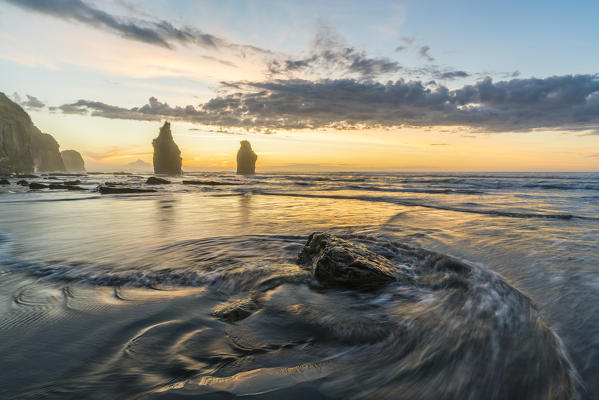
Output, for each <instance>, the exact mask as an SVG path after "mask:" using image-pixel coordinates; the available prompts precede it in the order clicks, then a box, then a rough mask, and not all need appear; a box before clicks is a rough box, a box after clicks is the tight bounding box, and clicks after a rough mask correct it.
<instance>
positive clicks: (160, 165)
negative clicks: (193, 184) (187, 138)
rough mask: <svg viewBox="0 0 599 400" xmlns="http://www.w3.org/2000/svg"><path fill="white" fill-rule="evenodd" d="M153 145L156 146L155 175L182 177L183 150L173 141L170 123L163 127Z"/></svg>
mask: <svg viewBox="0 0 599 400" xmlns="http://www.w3.org/2000/svg"><path fill="white" fill-rule="evenodd" d="M152 145H153V146H154V173H155V174H166V175H181V150H179V146H177V144H176V143H175V141H174V140H173V135H172V133H171V124H170V123H169V122H165V123H164V125H162V128H160V133H159V134H158V137H157V138H156V139H154V140H153V141H152Z"/></svg>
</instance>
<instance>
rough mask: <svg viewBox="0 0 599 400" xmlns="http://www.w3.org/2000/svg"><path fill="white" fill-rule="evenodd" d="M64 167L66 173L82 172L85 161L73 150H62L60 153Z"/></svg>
mask: <svg viewBox="0 0 599 400" xmlns="http://www.w3.org/2000/svg"><path fill="white" fill-rule="evenodd" d="M60 156H61V157H62V161H63V163H64V167H65V169H66V170H67V171H68V172H84V171H85V161H83V157H81V154H79V152H78V151H75V150H63V151H61V152H60Z"/></svg>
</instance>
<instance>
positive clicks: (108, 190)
mask: <svg viewBox="0 0 599 400" xmlns="http://www.w3.org/2000/svg"><path fill="white" fill-rule="evenodd" d="M98 191H99V192H100V193H102V194H121V193H153V192H155V191H156V190H154V189H141V188H128V187H110V186H100V187H99V188H98Z"/></svg>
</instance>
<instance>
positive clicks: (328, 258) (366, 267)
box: [297, 232, 399, 288]
mask: <svg viewBox="0 0 599 400" xmlns="http://www.w3.org/2000/svg"><path fill="white" fill-rule="evenodd" d="M297 263H298V264H299V265H301V266H304V267H307V268H311V269H312V274H313V275H314V277H315V278H316V279H317V280H318V281H319V282H320V283H321V284H322V285H324V286H333V287H335V286H341V287H351V288H359V287H373V286H380V285H384V284H386V283H388V282H391V281H394V280H396V279H397V278H398V277H399V270H398V269H397V268H396V267H395V265H394V264H393V263H392V262H391V261H390V260H389V259H387V258H385V257H383V256H380V255H378V254H376V253H373V252H372V251H370V250H368V249H367V248H366V247H363V246H360V245H358V244H353V243H351V242H348V241H346V240H344V239H340V238H338V237H335V236H333V235H331V234H328V233H324V232H314V233H312V234H311V235H310V237H309V238H308V242H307V243H306V245H305V246H304V248H303V249H302V250H301V251H300V253H299V255H298V258H297Z"/></svg>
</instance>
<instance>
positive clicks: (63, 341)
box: [0, 172, 599, 399]
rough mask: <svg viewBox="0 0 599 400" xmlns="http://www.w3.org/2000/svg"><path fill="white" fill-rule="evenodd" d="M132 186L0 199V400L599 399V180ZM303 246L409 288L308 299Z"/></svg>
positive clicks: (204, 180) (312, 291) (285, 179)
mask: <svg viewBox="0 0 599 400" xmlns="http://www.w3.org/2000/svg"><path fill="white" fill-rule="evenodd" d="M148 176H149V175H144V174H141V175H133V174H128V175H124V174H84V175H81V176H61V175H55V176H50V175H43V176H39V177H38V178H33V179H31V178H27V180H28V181H35V182H40V183H46V184H47V183H53V182H62V181H67V180H68V181H72V180H75V179H76V180H80V183H79V184H78V185H79V186H80V187H81V188H82V189H83V190H50V189H43V190H29V188H28V187H24V186H19V185H16V181H17V179H11V183H12V184H11V185H9V186H0V354H1V355H2V357H1V358H0V371H2V373H0V397H1V398H7V399H9V398H23V399H34V398H44V399H45V398H50V399H51V398H73V399H79V398H98V399H104V398H115V399H116V398H119V399H138V398H156V399H171V398H172V399H175V398H183V397H185V398H191V397H193V398H201V399H230V398H237V397H244V398H248V399H258V398H260V399H279V398H289V399H293V398H296V399H303V398H313V399H363V398H364V399H366V398H368V399H370V398H430V399H438V398H444V399H482V398H485V399H503V398H511V399H513V398H523V399H534V398H539V399H540V398H543V399H554V398H589V399H590V398H599V394H598V393H599V380H598V379H597V377H599V245H598V239H599V173H486V174H482V173H481V174H472V173H469V174H449V173H448V174H425V173H422V174H417V173H397V174H390V173H314V174H292V173H272V174H270V173H269V174H261V175H255V176H249V177H240V176H236V175H234V174H232V173H225V172H223V173H191V174H186V175H185V176H182V177H176V178H168V179H169V180H170V181H171V183H170V184H167V185H153V186H150V185H145V180H146V179H147V177H148ZM183 180H186V181H196V184H183V183H182V181H183ZM106 182H111V183H112V184H113V186H112V187H147V188H152V189H155V190H156V192H152V193H135V194H100V193H99V192H98V191H97V187H98V186H99V185H104V184H105V183H106ZM319 231H322V232H328V233H331V234H333V235H336V236H337V237H339V238H341V239H342V240H344V241H345V242H347V243H348V245H352V246H358V247H359V248H366V249H368V250H369V251H372V252H374V253H377V254H381V255H382V256H384V257H386V258H387V259H388V260H390V261H391V262H393V263H394V264H395V265H396V266H397V268H402V269H403V270H405V271H408V273H409V274H411V275H410V276H411V277H412V278H410V279H408V280H405V281H401V280H398V281H397V282H393V283H390V284H388V285H385V286H383V287H380V288H377V289H376V290H373V289H369V290H362V289H360V288H341V287H340V288H337V287H326V286H323V285H322V284H321V283H319V282H318V281H317V280H316V279H314V277H312V275H311V274H310V271H306V269H305V268H302V267H301V266H298V264H297V262H296V261H297V256H298V253H299V252H300V251H301V249H302V248H303V246H304V245H305V244H306V241H307V240H308V236H309V235H310V234H311V233H313V232H319ZM427 251H428V252H433V253H434V254H439V255H443V256H449V257H451V258H452V259H456V260H459V261H460V262H463V263H465V264H467V265H469V266H471V268H472V269H471V270H470V269H469V270H468V271H469V272H468V274H467V275H465V276H457V275H456V273H454V272H451V271H450V272H447V271H445V272H443V271H439V270H437V269H435V268H432V267H430V266H427V264H426V263H427V262H428V261H426V260H427V258H426V257H428V256H426V257H425V255H426V254H429V253H426V252H427ZM407 252H409V254H411V256H410V257H411V258H410V257H408V258H406V257H407V256H405V254H407ZM402 257H403V258H402ZM406 260H407V261H406ZM248 299H249V300H248ZM239 305H241V307H238V306H239ZM231 309H233V310H237V309H241V310H242V311H243V312H241V314H240V313H239V312H238V313H237V314H227V313H223V310H231ZM223 315H227V316H225V317H223Z"/></svg>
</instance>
